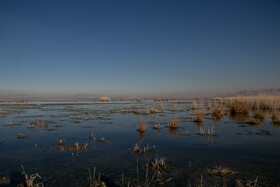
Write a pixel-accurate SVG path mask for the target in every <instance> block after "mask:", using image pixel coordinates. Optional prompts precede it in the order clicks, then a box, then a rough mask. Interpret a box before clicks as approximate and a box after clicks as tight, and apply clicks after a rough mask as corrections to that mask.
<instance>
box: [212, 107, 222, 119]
mask: <svg viewBox="0 0 280 187" xmlns="http://www.w3.org/2000/svg"><path fill="white" fill-rule="evenodd" d="M213 115H214V119H221V118H223V115H224V113H223V111H222V109H221V108H220V107H217V108H215V110H214V112H213Z"/></svg>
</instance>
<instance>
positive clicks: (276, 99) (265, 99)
mask: <svg viewBox="0 0 280 187" xmlns="http://www.w3.org/2000/svg"><path fill="white" fill-rule="evenodd" d="M226 101H227V102H228V103H234V102H241V103H244V104H247V105H250V106H251V107H252V108H253V109H262V110H276V109H279V108H280V96H264V95H259V96H243V97H229V98H226Z"/></svg>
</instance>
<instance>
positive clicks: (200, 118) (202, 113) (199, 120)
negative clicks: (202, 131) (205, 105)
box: [193, 110, 204, 123]
mask: <svg viewBox="0 0 280 187" xmlns="http://www.w3.org/2000/svg"><path fill="white" fill-rule="evenodd" d="M203 120H204V111H203V110H201V111H200V112H199V114H198V116H197V118H196V119H195V120H193V121H194V122H198V123H201V122H203Z"/></svg>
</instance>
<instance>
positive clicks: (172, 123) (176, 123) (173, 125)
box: [169, 119, 179, 129]
mask: <svg viewBox="0 0 280 187" xmlns="http://www.w3.org/2000/svg"><path fill="white" fill-rule="evenodd" d="M169 128H170V129H177V128H179V120H177V119H171V120H170V122H169Z"/></svg>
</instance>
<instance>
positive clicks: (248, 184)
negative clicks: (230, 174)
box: [235, 176, 258, 187]
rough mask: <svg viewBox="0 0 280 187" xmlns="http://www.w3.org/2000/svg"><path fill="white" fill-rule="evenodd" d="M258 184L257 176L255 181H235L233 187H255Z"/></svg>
mask: <svg viewBox="0 0 280 187" xmlns="http://www.w3.org/2000/svg"><path fill="white" fill-rule="evenodd" d="M257 183H258V176H257V178H256V179H255V180H248V179H238V178H237V179H236V180H235V187H256V186H257Z"/></svg>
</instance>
